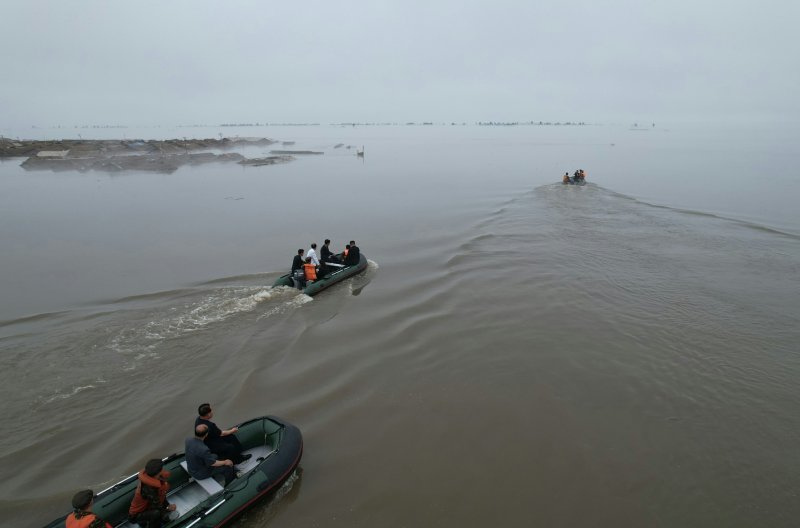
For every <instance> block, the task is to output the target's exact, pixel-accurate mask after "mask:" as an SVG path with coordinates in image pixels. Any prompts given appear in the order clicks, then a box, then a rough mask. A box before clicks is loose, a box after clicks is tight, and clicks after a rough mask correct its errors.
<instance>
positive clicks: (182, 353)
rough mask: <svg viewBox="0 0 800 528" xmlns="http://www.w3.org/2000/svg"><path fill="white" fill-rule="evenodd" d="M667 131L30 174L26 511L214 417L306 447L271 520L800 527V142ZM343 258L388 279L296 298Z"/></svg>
mask: <svg viewBox="0 0 800 528" xmlns="http://www.w3.org/2000/svg"><path fill="white" fill-rule="evenodd" d="M639 125H640V126H639V127H637V128H645V130H630V128H631V127H629V126H628V125H627V124H626V125H607V126H585V127H476V126H431V127H421V126H417V127H404V126H394V127H334V126H327V125H324V126H318V127H273V128H263V127H247V128H241V129H232V128H228V127H226V128H209V129H197V128H180V129H167V128H161V129H141V130H134V129H126V130H124V131H123V130H114V129H110V130H102V131H99V132H102V133H103V134H104V135H106V137H120V136H121V134H122V133H124V134H125V135H126V136H127V137H128V138H131V137H143V138H159V137H163V138H170V137H183V136H196V137H217V136H218V134H219V133H223V134H225V135H234V134H240V135H242V136H266V137H271V138H274V139H277V140H285V141H296V144H295V145H293V146H292V147H290V148H295V149H303V150H305V149H308V150H319V151H324V152H325V154H324V155H323V156H315V157H303V158H299V159H298V160H297V161H295V162H293V163H290V164H287V165H280V166H272V167H248V168H242V167H240V166H238V165H209V166H203V167H194V168H192V167H185V168H182V169H180V170H178V171H177V172H175V173H173V174H169V175H163V174H146V173H121V174H116V175H108V174H104V173H97V172H90V173H85V174H81V173H70V172H67V173H57V174H53V173H49V172H25V171H24V170H23V169H21V168H19V167H18V163H19V161H21V160H11V161H5V162H3V163H2V165H0V178H1V179H2V182H3V193H2V194H0V219H1V220H2V222H0V248H2V256H1V257H0V291H2V292H3V301H2V303H0V321H2V322H0V397H2V398H3V401H5V402H6V404H7V406H8V410H7V415H8V417H9V419H8V420H7V421H8V423H9V424H11V426H12V430H13V433H12V434H6V435H3V437H2V440H0V446H1V447H2V449H0V453H2V455H0V464H2V465H3V467H5V468H6V474H7V475H8V476H7V478H5V479H3V481H2V482H0V497H3V501H2V503H0V514H2V518H4V519H8V521H7V522H10V523H11V524H15V523H16V524H20V525H21V524H27V523H29V522H31V521H34V522H33V523H32V524H44V523H45V522H47V521H48V520H50V519H51V518H53V517H56V516H58V515H59V514H62V513H63V512H65V511H66V509H67V506H68V504H69V497H71V495H72V493H74V491H75V490H76V489H79V488H80V487H84V486H88V487H93V488H95V489H101V488H102V487H104V486H105V485H107V484H111V483H113V482H116V481H117V480H119V479H120V478H121V477H123V476H126V475H128V474H131V473H133V472H134V471H136V470H137V469H138V468H139V467H141V466H142V464H143V463H144V462H145V461H146V460H147V459H148V458H151V457H153V456H164V455H167V454H169V453H172V452H175V451H179V450H181V449H182V445H183V444H182V442H183V438H184V437H185V436H187V435H188V434H190V432H191V424H192V423H193V418H194V411H195V409H196V407H197V405H198V404H199V403H201V402H203V401H211V402H212V403H214V404H215V406H216V418H217V421H218V423H220V425H226V426H227V425H232V424H234V423H237V422H239V421H242V420H244V419H246V418H249V417H252V416H256V415H263V414H275V415H278V416H281V417H283V418H285V419H286V420H288V421H290V422H292V423H295V424H297V425H298V426H299V427H300V428H301V430H302V431H303V433H304V436H305V441H306V447H305V455H304V458H303V462H302V463H301V467H302V469H303V471H302V475H301V477H300V478H299V479H298V480H297V481H296V482H295V483H294V485H293V487H292V489H291V490H290V491H289V492H288V494H287V495H286V496H285V497H283V498H281V499H280V500H277V501H273V502H271V503H266V504H263V505H259V506H257V507H256V508H254V509H253V510H251V511H250V512H249V513H247V514H246V516H245V518H244V520H243V521H242V522H241V525H242V526H263V525H265V524H267V522H268V523H269V525H270V526H273V527H281V526H287V527H288V526H329V525H333V524H341V525H344V526H352V527H356V526H375V525H376V524H380V525H382V526H409V525H417V526H432V525H436V524H439V525H443V526H485V525H486V524H487V523H494V524H497V523H500V524H503V525H507V526H530V525H543V526H709V525H715V526H743V527H744V526H754V525H761V526H793V525H794V524H795V520H796V518H797V517H798V514H800V508H799V507H798V506H797V500H796V497H795V495H796V492H797V489H798V486H799V485H800V477H798V475H799V474H800V467H798V466H800V462H798V459H797V457H796V456H794V452H795V446H796V445H797V442H798V439H800V438H799V437H800V419H798V418H797V413H796V401H797V394H798V392H797V381H796V380H797V379H798V375H800V362H798V346H797V344H798V343H799V342H800V339H799V338H800V330H798V323H799V322H800V321H798V319H800V317H798V313H800V296H798V293H800V280H799V279H800V277H798V272H799V270H800V217H798V215H797V213H796V201H797V198H798V197H799V196H800V181H798V179H797V176H796V171H794V170H793V169H791V167H792V166H793V160H792V155H793V148H794V145H795V143H796V138H797V137H798V134H797V132H798V131H797V129H796V127H782V128H777V127H769V126H766V125H764V126H752V127H746V128H745V127H709V126H701V125H692V126H687V125H673V124H671V125H661V124H660V123H656V126H655V127H652V126H651V124H650V123H645V124H639ZM642 125H643V126H642ZM78 132H81V133H83V131H82V130H52V129H40V130H39V131H38V132H37V133H41V134H42V135H43V136H45V137H47V138H53V137H60V135H61V134H67V133H69V134H77V133H78ZM18 135H20V137H31V135H30V131H24V132H23V131H18ZM83 135H84V137H86V135H87V134H83ZM65 137H66V136H65ZM339 143H344V144H345V145H350V146H352V147H353V148H352V149H347V148H345V147H341V148H334V146H335V145H336V144H339ZM362 145H363V146H364V147H365V150H366V155H365V158H364V159H363V160H361V159H358V158H356V157H355V155H354V149H355V147H359V148H360V147H361V146H362ZM276 148H278V147H277V146H276ZM266 150H267V149H261V150H258V151H257V152H250V153H248V154H249V155H252V156H257V155H261V154H266ZM578 168H583V169H585V170H586V171H587V175H588V178H587V179H588V182H589V183H588V185H586V186H585V187H572V186H562V185H560V184H559V183H558V181H559V180H560V176H561V175H562V174H563V173H564V172H565V171H569V172H570V173H571V172H573V171H574V170H575V169H578ZM326 237H327V238H331V239H332V240H333V245H334V246H335V247H337V248H340V247H342V246H343V245H344V243H346V242H347V241H349V240H350V239H352V238H354V239H356V240H357V241H358V244H359V246H360V247H361V249H362V252H363V253H364V254H365V255H366V256H367V257H368V258H369V260H370V261H371V264H370V267H369V269H368V271H367V272H366V273H365V274H364V275H363V276H359V277H357V278H355V279H353V280H352V281H350V282H347V283H345V284H340V285H338V286H336V287H334V288H332V289H331V290H328V291H326V292H324V293H322V294H320V295H319V296H317V297H316V298H314V299H313V300H312V299H311V298H308V297H305V296H304V295H301V294H298V293H297V292H295V291H294V290H288V289H279V290H273V289H271V287H270V285H271V284H272V282H273V281H274V279H275V278H276V277H277V276H278V275H280V274H282V273H285V272H286V271H288V266H289V264H290V263H291V258H292V255H293V254H294V253H295V252H296V249H297V248H300V247H303V248H307V247H308V245H309V244H310V243H311V242H312V241H315V242H317V243H321V242H322V240H323V239H324V238H326ZM20 439H24V442H21V441H20Z"/></svg>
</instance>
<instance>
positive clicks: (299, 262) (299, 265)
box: [292, 249, 305, 273]
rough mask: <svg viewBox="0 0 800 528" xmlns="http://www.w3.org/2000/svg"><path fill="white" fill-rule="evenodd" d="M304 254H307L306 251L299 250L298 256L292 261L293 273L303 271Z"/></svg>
mask: <svg viewBox="0 0 800 528" xmlns="http://www.w3.org/2000/svg"><path fill="white" fill-rule="evenodd" d="M303 253H305V250H303V249H298V250H297V255H295V256H294V259H293V260H292V273H294V272H295V270H299V269H303Z"/></svg>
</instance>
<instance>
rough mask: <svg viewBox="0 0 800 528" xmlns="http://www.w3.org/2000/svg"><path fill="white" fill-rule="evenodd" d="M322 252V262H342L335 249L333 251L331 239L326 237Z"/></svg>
mask: <svg viewBox="0 0 800 528" xmlns="http://www.w3.org/2000/svg"><path fill="white" fill-rule="evenodd" d="M320 254H321V255H322V262H333V263H336V264H339V263H340V260H339V258H338V257H337V256H336V255H334V253H333V251H331V239H330V238H326V239H325V243H324V244H323V245H322V249H321V250H320Z"/></svg>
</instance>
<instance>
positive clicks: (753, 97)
mask: <svg viewBox="0 0 800 528" xmlns="http://www.w3.org/2000/svg"><path fill="white" fill-rule="evenodd" d="M799 6H800V2H797V1H796V0H780V1H779V0H766V1H764V0H761V1H758V2H756V1H755V0H749V1H740V0H726V1H708V0H706V1H703V0H698V1H688V0H671V1H661V2H648V1H645V0H638V1H627V0H625V1H622V0H610V1H601V0H587V1H582V0H563V1H550V0H548V1H505V0H493V1H491V2H490V1H469V0H459V1H452V0H441V1H437V0H428V1H410V0H406V1H381V0H375V1H366V0H365V1H360V2H357V1H349V0H340V1H332V0H331V1H315V0H314V1H299V2H297V1H287V0H284V1H281V2H271V1H266V0H264V1H242V0H226V1H219V2H207V1H197V0H191V1H188V0H185V1H173V0H161V1H142V0H137V1H128V2H122V1H111V0H107V1H98V0H83V1H66V0H52V1H43V0H3V4H2V10H1V13H0V46H2V57H3V59H2V60H3V64H2V70H0V71H2V83H0V120H2V123H0V126H3V127H9V126H28V125H41V126H47V125H54V124H64V125H73V124H79V125H80V124H112V123H114V124H127V125H155V124H162V125H170V124H199V123H205V124H219V123H230V122H256V121H258V122H320V123H330V122H341V121H360V122H365V121H373V122H374V121H380V122H383V121H401V122H405V121H422V120H431V121H448V122H449V121H467V122H472V121H476V120H528V119H536V120H539V119H544V120H584V121H590V122H607V121H618V120H627V119H644V120H649V119H652V120H655V121H677V120H705V119H709V120H719V119H743V120H750V119H754V120H756V119H757V120H773V119H774V120H781V121H785V120H791V121H796V120H798V118H799V117H800V100H799V99H800V98H799V97H798V94H799V93H800V53H799V51H800V38H798V31H797V27H796V26H797V23H798V21H800V7H799Z"/></svg>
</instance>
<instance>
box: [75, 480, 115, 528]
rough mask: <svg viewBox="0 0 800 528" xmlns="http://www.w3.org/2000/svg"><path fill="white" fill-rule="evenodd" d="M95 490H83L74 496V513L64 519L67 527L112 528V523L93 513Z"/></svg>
mask: <svg viewBox="0 0 800 528" xmlns="http://www.w3.org/2000/svg"><path fill="white" fill-rule="evenodd" d="M92 503H94V492H93V491H92V490H90V489H87V490H82V491H79V492H78V493H76V494H75V495H74V496H73V497H72V508H73V510H72V513H70V514H69V515H67V518H66V519H64V526H65V527H66V528H112V526H111V524H109V523H107V522H105V521H104V520H103V519H101V518H100V517H98V516H97V515H95V514H94V513H92Z"/></svg>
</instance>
